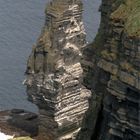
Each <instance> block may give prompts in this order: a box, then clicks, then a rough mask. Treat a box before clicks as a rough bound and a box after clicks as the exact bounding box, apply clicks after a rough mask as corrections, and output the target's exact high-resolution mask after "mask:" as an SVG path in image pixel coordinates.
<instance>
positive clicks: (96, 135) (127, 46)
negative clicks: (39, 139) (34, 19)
mask: <svg viewBox="0 0 140 140" xmlns="http://www.w3.org/2000/svg"><path fill="white" fill-rule="evenodd" d="M139 7H140V1H139V0H133V1H132V0H122V1H121V0H102V5H101V7H100V11H101V24H100V28H99V32H98V34H97V36H96V38H95V40H94V42H93V43H92V44H90V45H87V46H86V47H85V45H86V44H85V32H84V27H83V22H82V21H81V19H82V16H81V15H82V3H81V1H80V0H53V1H52V2H51V3H50V4H49V5H48V7H47V10H46V22H45V26H44V28H43V30H42V34H41V36H40V38H39V39H38V42H37V44H36V46H34V47H33V50H32V53H31V55H30V57H29V60H28V66H27V71H26V74H27V79H26V81H25V84H26V85H27V93H28V95H29V99H30V100H31V101H32V102H34V103H35V104H37V105H38V107H39V112H40V126H39V127H40V133H41V135H43V134H44V139H51V140H55V139H59V140H67V139H69V140H70V139H77V140H139V138H140V121H139V110H140V106H139V103H140V8H139ZM91 93H92V94H91ZM91 95H92V96H91ZM90 96H91V97H90ZM78 132H79V133H78Z"/></svg>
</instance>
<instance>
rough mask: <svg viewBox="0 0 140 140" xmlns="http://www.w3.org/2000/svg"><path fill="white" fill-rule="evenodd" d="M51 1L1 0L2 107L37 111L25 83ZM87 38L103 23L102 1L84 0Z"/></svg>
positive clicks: (0, 74) (0, 76)
mask: <svg viewBox="0 0 140 140" xmlns="http://www.w3.org/2000/svg"><path fill="white" fill-rule="evenodd" d="M48 1H49V0H0V110H6V109H12V108H23V109H26V110H30V111H37V107H36V106H35V105H33V104H32V103H30V102H28V101H27V95H26V87H24V86H23V85H22V81H23V80H24V78H25V77H24V72H25V69H26V62H27V59H28V56H29V54H30V52H31V48H32V45H33V44H34V43H35V42H36V39H37V38H38V36H39V34H40V31H41V28H42V26H43V24H44V16H45V15H44V9H45V6H46V3H47V2H48ZM83 2H84V14H83V17H84V23H85V28H86V32H87V34H88V35H87V41H88V42H91V41H92V40H93V38H94V37H95V35H96V32H97V30H98V26H99V22H100V13H99V12H98V8H99V5H100V3H101V2H100V0H83Z"/></svg>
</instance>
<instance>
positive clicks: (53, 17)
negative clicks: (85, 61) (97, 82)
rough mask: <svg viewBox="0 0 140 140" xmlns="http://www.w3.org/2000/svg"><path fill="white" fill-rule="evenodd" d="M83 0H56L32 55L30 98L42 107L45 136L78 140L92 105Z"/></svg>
mask: <svg viewBox="0 0 140 140" xmlns="http://www.w3.org/2000/svg"><path fill="white" fill-rule="evenodd" d="M82 11H83V5H82V2H81V0H52V1H51V2H50V3H49V4H48V5H47V8H46V20H45V26H44V28H43V29H42V33H41V36H40V37H39V39H38V41H37V43H36V45H35V46H33V49H32V53H31V55H30V57H29V59H28V64H27V70H26V80H25V82H24V83H25V84H26V85H27V94H28V96H29V100H30V101H32V102H33V103H35V104H36V105H37V106H38V108H39V113H40V115H39V118H40V123H39V133H40V135H41V136H42V138H41V140H43V139H44V140H75V139H76V136H77V134H78V132H79V131H80V129H81V124H82V120H83V117H84V114H85V112H86V111H87V110H88V108H89V103H88V100H89V98H90V96H91V92H90V91H89V90H87V89H86V87H85V86H83V84H82V83H83V80H82V79H83V69H82V66H81V63H80V62H81V58H82V53H81V50H82V49H83V48H84V47H85V45H86V40H85V38H86V35H85V30H84V25H83V22H82Z"/></svg>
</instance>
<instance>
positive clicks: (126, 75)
mask: <svg viewBox="0 0 140 140" xmlns="http://www.w3.org/2000/svg"><path fill="white" fill-rule="evenodd" d="M139 7H140V1H139V0H134V1H131V0H123V1H119V0H111V1H109V0H102V5H101V7H100V10H101V25H100V29H99V33H98V35H97V37H96V39H95V41H94V43H93V44H92V45H91V47H93V46H94V47H93V48H91V50H92V52H93V56H91V55H90V54H91V51H89V50H90V48H88V47H87V49H86V50H85V53H86V54H87V56H86V57H85V58H86V61H88V62H89V63H91V64H92V67H91V66H88V65H87V62H86V63H83V66H84V67H85V71H86V69H87V68H88V71H86V73H87V74H86V75H85V77H86V80H85V84H86V85H87V87H88V88H90V89H92V91H93V97H92V101H91V102H90V106H91V109H89V111H88V113H87V117H85V122H84V123H83V127H82V129H81V134H80V135H79V137H78V139H79V140H90V139H94V140H139V139H140V115H139V111H140V8H139ZM95 51H96V53H95ZM88 56H91V60H92V61H90V60H89V59H88V58H89V57H88ZM89 70H90V71H89ZM97 70H98V71H97ZM90 75H92V76H93V78H90ZM95 81H96V82H95ZM89 117H91V118H92V119H90V121H89ZM91 121H92V122H93V123H92V125H91ZM89 135H90V136H89Z"/></svg>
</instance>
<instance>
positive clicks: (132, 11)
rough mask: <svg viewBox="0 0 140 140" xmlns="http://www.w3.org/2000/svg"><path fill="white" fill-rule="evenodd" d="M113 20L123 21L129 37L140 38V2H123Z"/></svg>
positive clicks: (128, 0)
mask: <svg viewBox="0 0 140 140" xmlns="http://www.w3.org/2000/svg"><path fill="white" fill-rule="evenodd" d="M111 18H112V19H115V20H117V19H123V20H124V22H125V31H126V32H127V34H128V36H132V37H133V36H137V37H140V0H133V1H132V0H123V1H122V4H121V5H120V6H119V7H118V9H117V10H115V11H114V12H113V13H112V14H111Z"/></svg>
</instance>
